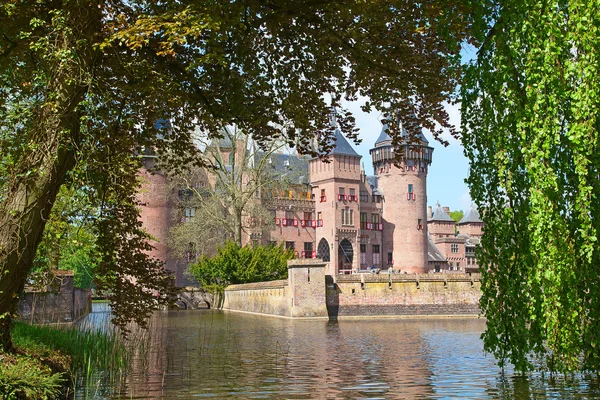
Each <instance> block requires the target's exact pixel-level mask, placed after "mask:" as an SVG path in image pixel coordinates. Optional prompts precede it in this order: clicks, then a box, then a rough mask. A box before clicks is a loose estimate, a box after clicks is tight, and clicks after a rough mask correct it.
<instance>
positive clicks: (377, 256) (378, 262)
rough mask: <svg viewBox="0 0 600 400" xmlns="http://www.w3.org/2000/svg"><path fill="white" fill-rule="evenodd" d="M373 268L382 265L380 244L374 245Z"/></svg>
mask: <svg viewBox="0 0 600 400" xmlns="http://www.w3.org/2000/svg"><path fill="white" fill-rule="evenodd" d="M372 249H373V266H377V265H381V254H380V253H379V251H380V247H379V245H378V244H374V245H373V248H372Z"/></svg>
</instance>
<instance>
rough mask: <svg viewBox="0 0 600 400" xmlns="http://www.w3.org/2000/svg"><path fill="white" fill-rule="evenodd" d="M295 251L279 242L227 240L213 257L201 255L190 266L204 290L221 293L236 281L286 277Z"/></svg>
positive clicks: (245, 281) (258, 280)
mask: <svg viewBox="0 0 600 400" xmlns="http://www.w3.org/2000/svg"><path fill="white" fill-rule="evenodd" d="M293 257H294V252H293V251H291V250H285V249H284V248H283V244H282V245H279V246H273V245H270V246H255V247H251V246H244V247H240V246H239V245H238V244H236V243H234V242H227V243H225V245H224V246H223V247H219V248H218V249H217V255H216V256H214V257H206V256H203V257H201V258H200V259H199V260H198V261H197V262H196V263H194V264H192V266H191V267H190V272H191V273H192V275H193V276H194V277H195V278H196V280H198V282H200V283H201V284H202V286H203V287H204V289H205V290H207V291H209V292H213V293H220V292H222V291H223V289H224V288H225V287H227V286H228V285H231V284H237V283H249V282H263V281H273V280H278V279H286V278H287V261H288V260H291V259H292V258H293Z"/></svg>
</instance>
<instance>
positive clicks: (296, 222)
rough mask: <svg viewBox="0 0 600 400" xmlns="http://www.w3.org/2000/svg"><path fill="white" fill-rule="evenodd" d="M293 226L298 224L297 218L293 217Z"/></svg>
mask: <svg viewBox="0 0 600 400" xmlns="http://www.w3.org/2000/svg"><path fill="white" fill-rule="evenodd" d="M294 226H298V220H297V219H296V218H294Z"/></svg>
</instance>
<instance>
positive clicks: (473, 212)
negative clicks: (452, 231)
mask: <svg viewBox="0 0 600 400" xmlns="http://www.w3.org/2000/svg"><path fill="white" fill-rule="evenodd" d="M477 222H479V223H482V222H483V221H482V220H481V217H480V215H479V211H477V208H476V207H475V204H471V207H470V208H469V209H468V210H467V213H466V214H465V215H464V216H463V217H462V218H461V220H460V221H458V224H459V225H461V224H469V223H477Z"/></svg>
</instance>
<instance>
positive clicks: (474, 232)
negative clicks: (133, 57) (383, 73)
mask: <svg viewBox="0 0 600 400" xmlns="http://www.w3.org/2000/svg"><path fill="white" fill-rule="evenodd" d="M334 135H335V147H334V149H333V150H332V151H331V153H330V155H329V159H328V162H325V161H323V160H321V159H318V158H314V159H307V158H304V157H301V156H297V155H290V154H272V155H269V157H270V159H269V160H268V161H269V164H270V165H271V168H273V169H275V170H281V171H282V172H285V171H287V170H290V169H292V168H293V169H294V170H296V171H300V173H301V174H300V175H301V176H302V177H304V179H302V178H301V179H299V180H298V182H297V185H295V187H294V188H293V190H286V191H285V192H281V193H279V194H278V195H277V196H276V198H271V199H270V201H269V207H270V209H271V213H272V214H271V215H272V218H273V220H274V221H273V222H274V224H270V225H269V229H267V230H266V231H265V229H264V228H262V227H255V226H254V224H251V225H249V228H248V229H247V230H246V232H245V234H244V236H243V238H242V239H243V243H252V244H268V243H277V244H279V243H285V246H286V248H288V249H294V250H295V251H296V255H297V257H298V258H320V259H322V260H323V261H324V262H326V263H327V264H326V265H327V267H326V274H328V275H333V276H336V275H338V274H352V273H356V272H361V271H367V270H373V269H374V270H375V271H379V270H391V271H393V272H396V273H409V274H413V273H419V274H420V273H427V272H430V271H436V272H440V271H448V270H451V271H462V272H465V271H466V272H476V271H477V262H476V260H475V255H474V248H475V246H476V245H477V244H478V242H479V238H480V237H481V234H482V225H483V224H482V222H481V219H480V218H479V214H478V213H477V210H475V209H474V208H472V209H471V210H469V211H468V212H467V213H466V214H465V216H464V218H463V219H462V220H461V221H460V222H459V223H458V225H455V222H454V220H452V218H451V217H450V216H449V215H448V213H447V211H448V210H444V209H443V208H442V207H441V206H440V205H439V203H438V204H437V205H436V206H435V207H433V208H432V207H429V208H428V207H427V188H426V183H427V173H428V168H429V166H430V165H431V162H432V154H433V148H432V147H430V146H429V142H428V141H427V139H426V138H425V136H424V135H423V134H422V133H419V135H418V136H417V137H416V138H410V141H409V138H408V133H407V132H406V130H404V129H402V132H401V135H402V140H401V144H400V146H398V147H396V148H395V147H394V146H393V145H392V139H391V138H390V136H389V135H388V134H387V126H385V125H384V126H383V127H382V129H381V133H380V135H379V137H378V139H377V140H376V141H375V143H374V146H373V148H372V149H371V150H370V155H371V161H372V163H373V169H374V173H375V175H374V176H367V175H366V173H365V171H364V168H361V156H360V155H359V154H357V153H356V151H355V150H354V149H353V148H352V146H351V145H350V144H349V143H348V141H347V140H346V138H345V137H344V136H343V135H342V133H341V132H340V131H339V130H338V129H336V130H335V134H334ZM415 139H416V140H415ZM219 145H220V148H221V150H225V151H227V149H228V146H229V147H230V148H231V147H232V146H231V143H228V142H227V141H226V140H221V141H220V142H219ZM397 152H402V153H403V157H402V158H401V159H402V161H401V162H400V163H397V162H396V157H395V156H396V153H397ZM153 164H154V156H151V155H149V156H146V157H144V168H143V169H142V171H141V175H142V176H143V181H144V183H143V185H144V188H143V190H142V191H141V193H140V195H139V201H140V204H141V219H142V222H143V224H144V226H145V228H146V230H147V231H148V232H149V233H150V234H151V235H152V236H153V237H154V238H156V239H157V242H156V243H153V244H154V245H155V250H154V251H153V255H154V256H155V257H157V258H159V259H161V260H164V261H165V262H166V266H167V268H168V269H170V270H172V271H173V272H174V273H175V276H176V282H177V285H179V286H183V285H185V284H186V283H187V282H186V277H185V274H184V270H185V269H186V268H187V264H188V263H187V262H186V260H175V259H172V258H171V257H170V256H169V252H168V251H167V248H166V246H165V242H166V237H167V234H168V230H169V227H170V226H171V225H172V224H173V221H174V220H178V219H177V218H173V215H174V213H179V215H182V218H183V219H185V220H188V219H189V223H193V213H194V210H183V211H182V210H177V209H176V206H174V202H173V201H172V197H173V192H172V189H168V182H167V179H166V178H165V177H164V176H162V175H160V174H157V173H149V172H148V170H149V169H151V168H152V166H153ZM204 184H206V185H208V186H210V184H211V183H210V182H206V183H203V185H204ZM182 212H183V214H181V213H182ZM457 230H458V232H457Z"/></svg>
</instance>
